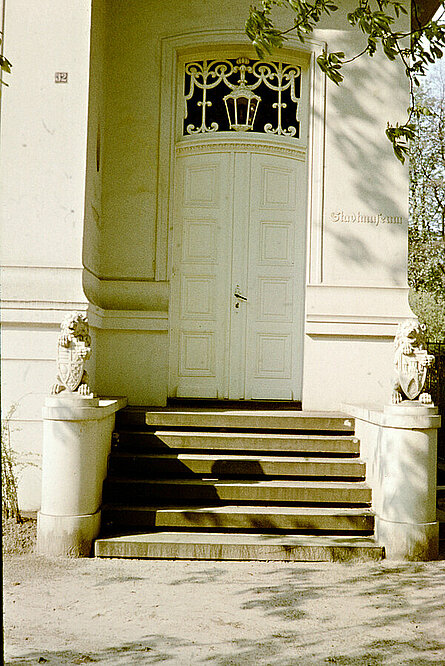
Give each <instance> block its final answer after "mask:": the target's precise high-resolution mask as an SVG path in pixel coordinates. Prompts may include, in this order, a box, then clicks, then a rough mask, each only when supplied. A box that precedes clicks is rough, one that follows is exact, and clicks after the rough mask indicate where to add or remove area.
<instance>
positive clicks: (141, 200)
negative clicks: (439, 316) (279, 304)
mask: <svg viewBox="0 0 445 666" xmlns="http://www.w3.org/2000/svg"><path fill="white" fill-rule="evenodd" d="M104 1H105V5H104V6H105V9H104V12H105V20H104V67H103V72H104V74H103V76H104V118H105V119H104V124H103V127H104V130H103V133H104V136H103V142H102V146H103V150H102V181H101V183H102V207H101V211H100V223H99V224H96V225H95V227H94V233H92V236H91V237H92V238H94V242H93V243H91V244H90V242H89V241H88V243H87V244H86V247H88V248H89V250H87V251H86V252H85V255H84V256H85V264H86V271H85V275H84V286H85V289H86V293H87V295H88V297H89V299H90V301H91V302H92V303H94V304H95V305H96V306H98V307H99V308H101V309H102V310H103V312H109V311H110V310H111V311H123V310H127V311H132V312H133V311H140V312H144V313H145V326H146V330H147V331H149V330H152V328H153V317H152V314H151V313H154V314H155V315H156V316H157V315H158V314H159V313H160V312H163V313H164V314H165V313H166V311H167V309H168V283H166V282H156V280H155V276H156V273H157V274H158V275H162V274H163V269H164V267H165V262H166V257H165V255H163V254H162V251H160V248H161V244H160V238H161V237H164V236H166V235H167V233H168V229H166V222H165V219H166V218H165V217H164V218H162V217H161V216H160V208H161V207H166V206H167V205H168V188H167V189H166V190H165V192H163V196H161V199H160V201H158V200H157V195H158V182H159V181H158V177H159V168H160V167H162V166H163V164H160V160H161V162H162V161H163V160H165V158H166V154H165V153H163V154H162V155H161V156H160V155H159V137H160V134H159V132H160V130H163V126H164V123H165V119H164V118H163V117H160V115H159V108H160V101H161V103H162V100H163V98H164V96H165V95H166V94H167V91H169V90H170V87H171V82H170V81H169V80H164V81H160V70H161V48H162V43H163V40H164V39H165V38H171V37H173V36H179V35H184V34H186V33H193V32H196V31H202V30H206V31H211V30H215V31H218V30H233V31H239V30H242V26H243V24H244V21H245V18H246V16H247V12H248V5H249V2H235V1H226V2H224V3H217V2H211V3H205V4H204V3H202V1H201V0H193V1H191V2H187V3H181V2H177V3H174V4H171V3H170V4H169V3H159V2H155V1H152V2H150V1H148V2H147V1H146V0H135V1H134V2H132V3H130V4H129V3H121V2H119V1H117V0H104ZM352 6H353V3H352V1H351V2H344V3H342V7H343V9H341V10H340V11H339V12H337V13H336V14H334V15H333V17H332V18H331V19H330V20H329V23H327V22H325V25H324V26H322V27H321V29H319V30H317V32H316V34H315V38H316V40H318V42H319V44H321V43H322V42H326V43H327V45H328V49H329V50H331V51H336V50H345V51H347V53H348V54H351V55H353V54H354V53H357V52H358V51H360V50H361V49H362V48H363V39H362V36H361V35H360V33H359V32H358V31H352V29H349V30H348V29H347V28H346V29H345V26H346V25H347V23H346V20H345V13H346V11H348V10H349V9H350V8H351V7H352ZM210 15H211V21H209V16H210ZM283 16H284V17H286V18H283V25H286V26H287V25H288V23H289V15H288V14H283ZM179 17H180V19H179ZM243 39H245V38H244V37H243ZM211 41H212V40H211V36H209V42H211ZM245 41H246V43H247V39H246V40H245ZM315 48H316V50H317V49H318V50H320V48H321V46H320V45H319V46H317V47H315ZM318 78H319V79H320V77H318ZM326 100H327V101H326V118H325V125H324V130H323V132H322V134H323V136H322V137H321V139H320V141H319V143H318V148H317V150H318V154H314V155H313V161H312V163H311V164H310V165H309V172H311V170H312V169H318V172H319V173H318V174H315V177H314V178H313V182H315V183H316V184H317V186H319V189H318V191H316V190H313V191H312V193H311V195H312V197H313V199H316V198H317V197H318V199H319V200H320V201H321V204H320V205H318V207H317V206H315V205H313V206H312V207H310V209H309V219H308V239H309V246H310V252H309V255H308V289H307V295H306V322H305V331H306V342H305V369H304V381H303V385H304V392H303V403H304V406H307V407H311V408H312V407H314V408H316V407H317V404H316V403H317V402H318V404H320V406H321V402H323V403H324V406H325V407H327V408H329V406H331V407H334V406H335V405H336V404H337V402H341V401H344V400H346V399H349V397H348V396H349V395H350V393H351V391H352V393H354V394H355V395H357V393H356V388H357V383H358V382H359V380H358V379H357V381H355V382H354V380H353V379H352V378H350V377H349V376H348V379H346V375H345V374H341V375H340V376H341V377H343V378H344V383H343V385H339V383H338V382H339V379H338V377H337V373H338V365H337V359H339V358H342V359H343V360H342V363H347V356H348V355H347V354H343V351H342V348H343V347H344V346H345V344H346V348H347V345H348V344H349V343H350V344H351V349H352V347H353V346H354V345H355V346H354V349H360V354H361V355H362V356H363V357H367V356H368V355H369V349H370V347H369V344H368V343H370V341H375V339H376V337H377V339H378V341H379V342H378V347H379V353H378V359H379V360H378V361H377V363H376V365H375V370H374V371H373V372H371V373H366V376H365V378H363V377H362V378H360V386H361V387H362V393H363V396H365V395H366V397H367V398H368V397H369V398H374V399H375V400H379V399H383V396H384V389H383V385H384V383H385V376H386V374H387V373H389V374H390V367H388V364H389V366H390V365H391V353H392V352H391V344H392V343H391V340H392V336H393V334H394V330H395V325H396V323H397V321H398V320H399V319H400V318H402V317H405V316H409V315H410V310H409V308H408V304H407V289H406V254H407V202H408V189H407V188H408V180H407V170H406V167H403V166H401V165H400V164H399V162H398V161H397V160H396V159H395V157H394V155H393V153H392V148H391V146H390V144H389V142H388V141H387V139H386V137H385V134H384V131H385V128H386V123H387V121H388V120H390V121H397V120H401V119H403V118H404V113H405V109H406V107H407V106H408V98H407V86H406V79H405V76H404V74H403V72H401V71H400V70H397V68H395V67H394V65H393V64H391V63H388V62H387V61H386V59H385V58H383V57H382V56H379V55H376V56H375V57H374V59H373V61H372V62H371V63H370V62H369V61H367V60H364V59H360V60H357V61H356V62H354V63H352V64H351V65H349V66H348V67H347V68H346V69H345V82H344V84H343V85H342V86H340V87H337V86H335V85H334V84H333V83H331V82H329V81H328V82H327V84H326ZM321 111H323V108H322V109H321ZM317 114H318V111H317ZM321 126H322V129H323V122H322V123H321ZM92 128H93V130H92V131H93V134H94V133H95V129H94V122H93V123H92ZM323 146H324V148H325V153H324V158H322V157H320V154H319V153H320V152H321V150H322V149H323ZM168 158H169V155H168V151H167V159H168ZM317 161H321V168H320V166H319V165H316V163H317ZM90 177H91V175H90ZM322 178H324V181H322V180H321V179H322ZM320 188H321V189H320ZM87 207H88V202H87ZM353 215H355V217H356V221H355V222H354V221H352V216H353ZM374 216H376V217H375V219H376V221H377V222H378V224H376V223H374V224H373V223H369V222H363V221H361V220H362V219H363V218H372V217H374ZM389 218H393V221H394V223H391V224H389V223H388V222H387V220H388V219H389ZM358 220H360V221H358ZM396 222H397V223H396ZM399 222H401V223H400V224H399ZM157 224H158V227H157V226H156V225H157ZM90 227H91V228H93V225H92V224H91V225H90ZM156 246H157V248H158V250H157V251H158V255H156ZM91 247H94V255H93V250H92V249H91ZM167 277H168V275H167ZM350 285H353V286H354V287H356V290H355V298H351V295H350V291H348V289H347V287H348V286H350ZM357 288H359V289H357ZM370 288H373V289H374V291H373V292H372V295H371V296H370V292H369V289H370ZM345 289H346V291H345ZM362 304H364V308H363V307H362ZM337 315H339V316H337ZM130 319H131V315H130ZM101 321H102V328H101V329H100V339H101V340H102V341H105V339H106V337H107V330H109V327H110V323H109V321H110V320H109V318H108V319H107V321H108V324H104V323H103V322H104V317H102V319H101ZM155 324H156V326H157V323H156V322H155ZM138 325H139V326H140V322H139V324H138ZM110 335H111V334H110ZM126 335H128V336H130V335H131V333H130V332H128V333H125V332H124V331H122V333H121V336H122V340H124V339H125V336H126ZM340 338H342V339H341V340H340ZM148 339H149V340H152V341H153V345H152V346H151V347H150V348H149V350H148V349H147V347H146V346H144V349H145V353H147V351H148V353H149V354H150V355H153V354H155V355H157V354H159V350H160V349H161V348H162V349H164V351H165V350H166V346H165V345H161V347H158V339H157V336H150V335H149V336H148ZM345 340H346V343H345ZM348 341H349V342H348ZM106 344H108V343H106ZM110 344H111V343H110ZM122 344H123V343H122ZM132 344H133V343H132V342H131V341H130V338H129V345H130V346H131V345H132ZM147 344H148V343H147ZM357 345H358V346H357ZM123 346H124V345H123ZM326 349H329V350H330V351H329V353H327V354H325V350H326ZM372 349H373V350H375V349H376V346H375V344H374V343H372ZM321 357H323V366H324V368H325V370H324V376H325V378H326V377H329V378H333V381H334V383H333V386H335V388H333V390H332V391H330V390H329V389H326V391H325V395H324V398H320V393H319V390H320V386H319V383H317V382H316V381H315V374H314V373H313V367H314V364H317V363H318V362H319V360H321ZM141 360H142V361H143V359H142V357H141ZM162 363H163V364H165V363H166V359H163V361H162ZM108 367H110V369H109V370H107V365H106V364H103V365H102V369H101V372H100V373H99V374H98V380H99V382H100V383H102V384H103V385H104V386H112V385H114V380H113V378H112V370H111V366H108ZM140 367H141V370H140V371H139V373H137V372H136V374H135V375H134V376H133V371H132V372H131V382H136V383H137V385H138V386H140V387H141V388H140V389H137V388H135V387H134V385H133V383H132V384H131V385H130V381H127V382H125V381H124V384H123V386H122V391H121V392H124V391H125V392H129V391H130V392H131V393H132V395H133V396H134V400H135V401H136V402H138V403H142V402H143V401H144V399H145V395H146V394H145V389H144V388H143V387H144V386H145V385H146V383H147V382H149V383H151V379H152V378H151V377H147V376H144V375H143V371H142V368H144V367H145V366H144V362H142V364H141V366H140ZM354 367H356V365H355V366H354ZM351 373H352V371H351ZM352 374H353V373H352ZM374 375H376V376H374ZM161 376H163V375H161ZM123 379H124V378H123ZM388 381H389V380H388ZM155 385H156V386H157V387H158V390H157V392H156V395H155V396H154V400H155V402H156V403H159V404H163V403H164V402H165V400H166V384H165V382H164V380H163V379H162V381H160V382H159V381H157V382H155ZM351 387H353V388H351ZM385 390H386V389H385ZM343 394H344V395H343ZM359 394H360V391H359ZM130 402H131V401H130Z"/></svg>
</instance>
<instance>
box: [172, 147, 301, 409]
mask: <svg viewBox="0 0 445 666" xmlns="http://www.w3.org/2000/svg"><path fill="white" fill-rule="evenodd" d="M304 182H305V170H304V163H303V162H301V161H299V160H296V159H293V158H291V157H282V156H276V155H269V154H266V153H255V152H254V148H253V149H252V152H246V151H244V152H232V153H230V152H221V153H218V152H214V153H209V154H203V153H201V154H200V153H197V154H196V155H187V156H180V157H178V158H177V169H176V183H177V188H176V197H175V222H174V247H173V270H172V300H171V342H170V350H171V356H170V384H169V394H170V395H171V396H183V397H186V396H187V397H208V398H212V397H215V398H233V399H243V398H246V399H251V398H252V399H255V398H259V399H261V398H263V399H287V400H289V399H294V400H297V399H299V397H300V392H301V380H300V376H301V357H302V349H301V344H302V314H303V310H302V303H303V294H304V252H303V248H304V217H305V216H304V211H305V205H304V195H303V191H304Z"/></svg>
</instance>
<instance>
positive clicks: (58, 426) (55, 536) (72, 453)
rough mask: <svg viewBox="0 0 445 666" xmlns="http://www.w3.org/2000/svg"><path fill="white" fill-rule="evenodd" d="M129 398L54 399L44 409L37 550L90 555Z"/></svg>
mask: <svg viewBox="0 0 445 666" xmlns="http://www.w3.org/2000/svg"><path fill="white" fill-rule="evenodd" d="M126 404H127V400H126V398H109V399H99V398H86V397H80V396H74V395H70V394H62V395H61V396H56V397H49V398H47V399H46V402H45V407H44V408H43V455H42V503H41V509H40V512H39V513H38V523H37V551H38V553H40V554H44V555H64V556H68V557H85V556H88V555H89V554H90V552H91V544H92V541H93V539H95V538H96V537H97V536H98V534H99V530H100V520H101V502H102V484H103V481H104V479H105V477H106V473H107V461H108V455H109V453H110V448H111V435H112V432H113V429H114V420H115V413H116V411H117V410H118V409H121V408H122V407H125V405H126Z"/></svg>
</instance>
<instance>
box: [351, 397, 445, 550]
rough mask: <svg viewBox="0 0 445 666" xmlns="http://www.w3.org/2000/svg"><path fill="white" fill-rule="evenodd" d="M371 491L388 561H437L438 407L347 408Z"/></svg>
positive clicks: (410, 404)
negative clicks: (358, 442) (354, 422)
mask: <svg viewBox="0 0 445 666" xmlns="http://www.w3.org/2000/svg"><path fill="white" fill-rule="evenodd" d="M346 409H347V411H348V413H349V414H351V415H352V416H354V417H355V419H356V434H357V437H359V439H360V446H361V456H362V457H363V458H364V459H365V460H366V464H367V474H366V476H367V481H368V483H369V484H370V485H371V487H372V495H373V508H374V511H375V514H376V518H375V530H376V538H377V540H378V542H379V543H380V544H382V545H384V546H385V551H386V556H387V557H388V558H390V559H406V560H433V559H436V558H437V557H438V549H439V523H438V522H437V520H436V475H437V430H438V428H439V427H440V416H439V415H438V409H437V407H432V406H427V405H422V404H420V403H418V402H415V401H406V402H402V403H400V404H398V405H390V406H385V407H384V408H383V409H378V408H363V407H355V406H350V405H348V406H347V407H346Z"/></svg>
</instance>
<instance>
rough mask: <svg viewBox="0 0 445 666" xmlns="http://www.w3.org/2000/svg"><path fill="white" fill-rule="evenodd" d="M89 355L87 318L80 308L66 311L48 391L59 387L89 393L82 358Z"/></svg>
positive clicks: (82, 394)
mask: <svg viewBox="0 0 445 666" xmlns="http://www.w3.org/2000/svg"><path fill="white" fill-rule="evenodd" d="M90 356H91V337H90V334H89V328H88V319H87V317H86V316H85V315H84V314H82V313H81V312H70V313H69V314H67V315H66V316H65V317H64V318H63V321H62V323H61V324H60V334H59V340H58V345H57V378H56V382H55V384H53V386H52V387H51V395H57V394H59V393H61V392H62V391H67V392H68V393H74V394H76V395H80V396H88V397H93V394H92V392H91V391H90V387H89V386H88V374H87V372H86V370H85V367H84V366H85V361H86V360H87V359H88V358H90Z"/></svg>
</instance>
